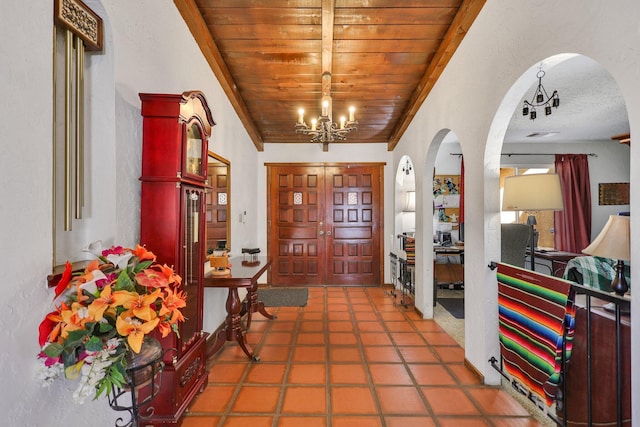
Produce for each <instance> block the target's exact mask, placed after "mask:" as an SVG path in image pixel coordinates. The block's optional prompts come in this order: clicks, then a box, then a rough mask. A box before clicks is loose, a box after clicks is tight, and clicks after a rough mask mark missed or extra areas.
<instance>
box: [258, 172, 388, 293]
mask: <svg viewBox="0 0 640 427" xmlns="http://www.w3.org/2000/svg"><path fill="white" fill-rule="evenodd" d="M266 166H267V182H268V184H267V185H268V192H269V194H268V198H267V200H268V201H267V204H268V206H267V212H268V213H267V226H268V231H267V235H268V243H267V251H268V253H269V256H270V257H271V258H272V259H273V264H272V267H271V273H270V277H269V282H270V283H271V284H272V285H273V286H303V285H363V286H367V285H381V284H382V278H383V277H384V275H383V265H384V263H383V250H384V249H383V244H382V242H383V239H382V236H383V235H384V234H383V232H384V230H383V223H384V221H383V215H382V212H383V197H382V188H383V187H382V182H383V173H384V164H382V163H364V164H322V165H314V164H267V165H266Z"/></svg>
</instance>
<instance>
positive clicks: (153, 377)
mask: <svg viewBox="0 0 640 427" xmlns="http://www.w3.org/2000/svg"><path fill="white" fill-rule="evenodd" d="M163 355H164V352H163V351H162V346H161V345H160V343H159V342H158V341H157V340H156V339H154V338H150V337H146V338H145V341H144V344H143V347H142V349H141V350H140V353H138V354H136V355H134V356H133V357H129V356H128V357H127V368H126V369H125V372H126V380H127V385H126V386H125V387H123V388H117V387H114V388H113V389H112V390H111V393H110V394H109V395H108V398H109V406H111V409H113V410H115V411H126V412H128V413H129V417H130V420H129V421H128V422H125V419H124V418H123V417H119V418H118V419H117V420H116V422H115V425H116V427H138V420H139V419H145V418H149V417H151V416H152V415H153V413H154V408H153V407H147V408H145V413H144V414H140V407H142V406H143V405H146V404H147V403H149V402H151V401H152V400H153V399H154V398H155V397H156V396H157V395H158V393H159V392H160V386H161V382H162V375H160V374H161V373H162V371H163V370H164V362H163V361H162V359H163Z"/></svg>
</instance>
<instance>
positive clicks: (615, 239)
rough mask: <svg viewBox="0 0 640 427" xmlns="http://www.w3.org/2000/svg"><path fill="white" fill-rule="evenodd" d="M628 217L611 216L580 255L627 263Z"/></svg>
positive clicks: (628, 242)
mask: <svg viewBox="0 0 640 427" xmlns="http://www.w3.org/2000/svg"><path fill="white" fill-rule="evenodd" d="M629 223H630V218H629V217H628V216H619V215H611V216H609V220H608V221H607V223H606V224H605V225H604V228H603V229H602V231H601V232H600V234H598V237H596V238H595V240H594V241H593V242H591V244H590V245H589V246H587V247H586V248H584V249H583V250H582V253H585V254H587V255H594V256H599V257H603V258H611V259H617V260H622V261H629V258H630V254H629V252H630V247H631V236H630V233H631V231H630V228H629Z"/></svg>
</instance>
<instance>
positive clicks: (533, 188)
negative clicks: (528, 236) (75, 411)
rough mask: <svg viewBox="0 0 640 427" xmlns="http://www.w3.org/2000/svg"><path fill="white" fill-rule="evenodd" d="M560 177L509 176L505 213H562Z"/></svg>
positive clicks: (504, 200)
mask: <svg viewBox="0 0 640 427" xmlns="http://www.w3.org/2000/svg"><path fill="white" fill-rule="evenodd" d="M562 209H564V203H563V201H562V189H561V187H560V177H559V176H558V175H557V174H555V173H544V174H531V175H516V176H509V177H507V178H505V179H504V192H503V195H502V210H503V211H549V210H553V211H561V210H562Z"/></svg>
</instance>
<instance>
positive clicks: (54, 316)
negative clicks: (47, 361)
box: [38, 303, 67, 347]
mask: <svg viewBox="0 0 640 427" xmlns="http://www.w3.org/2000/svg"><path fill="white" fill-rule="evenodd" d="M63 309H67V305H66V304H65V303H62V305H61V306H60V307H58V309H57V310H55V311H52V312H51V313H49V314H47V315H46V316H45V317H44V320H43V321H42V322H41V323H40V327H39V328H38V331H39V336H38V342H39V343H40V347H42V346H43V345H44V344H45V343H47V342H54V341H55V340H56V339H57V338H58V335H60V330H61V329H62V324H63V320H62V316H61V315H60V311H62V310H63Z"/></svg>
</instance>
